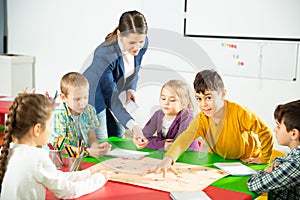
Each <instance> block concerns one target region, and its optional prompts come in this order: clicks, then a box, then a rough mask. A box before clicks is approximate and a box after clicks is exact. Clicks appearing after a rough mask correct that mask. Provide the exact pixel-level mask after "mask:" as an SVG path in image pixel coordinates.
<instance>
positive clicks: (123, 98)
mask: <svg viewBox="0 0 300 200" xmlns="http://www.w3.org/2000/svg"><path fill="white" fill-rule="evenodd" d="M126 96H127V94H126V91H124V92H121V94H120V95H119V99H120V101H121V102H122V104H123V107H124V108H125V109H126V110H127V112H129V113H133V112H135V111H136V110H137V109H138V108H139V106H138V105H137V104H136V103H135V102H134V101H132V100H130V102H129V103H128V104H126V105H125V102H126Z"/></svg>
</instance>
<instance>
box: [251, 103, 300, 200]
mask: <svg viewBox="0 0 300 200" xmlns="http://www.w3.org/2000/svg"><path fill="white" fill-rule="evenodd" d="M274 118H275V120H276V124H277V126H276V127H275V129H274V132H275V133H276V138H277V141H278V144H280V145H284V146H288V147H289V148H290V149H291V152H290V153H289V154H288V155H287V156H280V157H277V158H275V159H274V160H273V162H272V164H271V166H270V167H267V168H266V169H265V170H264V171H263V170H261V171H258V173H257V174H255V175H253V176H252V177H251V178H250V179H249V181H248V187H249V189H250V190H251V191H252V192H256V193H258V194H261V193H265V192H268V197H270V199H278V200H279V199H289V200H290V199H299V198H300V100H298V101H293V102H289V103H287V104H284V105H279V106H277V108H276V109H275V111H274Z"/></svg>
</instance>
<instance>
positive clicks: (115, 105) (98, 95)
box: [83, 37, 148, 128]
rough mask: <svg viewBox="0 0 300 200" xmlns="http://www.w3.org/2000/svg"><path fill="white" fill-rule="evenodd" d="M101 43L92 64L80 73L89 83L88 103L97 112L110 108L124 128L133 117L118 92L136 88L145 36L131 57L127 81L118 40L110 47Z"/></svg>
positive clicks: (145, 47) (145, 46)
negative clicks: (131, 65)
mask: <svg viewBox="0 0 300 200" xmlns="http://www.w3.org/2000/svg"><path fill="white" fill-rule="evenodd" d="M104 43H105V42H103V43H102V44H100V46H98V47H97V48H96V50H95V52H94V57H93V60H92V63H91V64H90V66H89V67H88V68H87V69H86V70H85V71H84V72H83V75H84V76H85V77H86V78H87V79H88V81H89V86H90V89H89V104H91V105H93V106H95V108H96V111H97V113H100V112H101V111H103V110H104V109H105V108H109V109H111V111H112V113H113V114H114V116H115V117H116V118H117V120H118V121H119V122H120V123H121V124H122V125H123V126H124V127H126V124H127V122H128V121H129V120H130V119H133V118H132V117H131V115H130V114H129V113H128V112H127V111H126V109H125V108H124V107H123V105H122V103H121V101H120V99H119V95H120V93H121V92H122V91H127V90H128V89H133V90H136V87H137V81H138V73H139V70H140V66H141V62H142V58H143V55H144V53H145V52H146V51H147V48H148V38H147V37H146V41H145V44H144V47H143V48H142V49H141V50H140V51H139V54H138V55H137V56H135V58H134V62H135V70H134V74H133V75H131V76H129V77H127V79H126V80H125V79H124V63H123V58H122V52H121V49H120V47H119V45H118V43H117V42H116V43H114V44H112V45H110V46H104ZM126 128H127V127H126Z"/></svg>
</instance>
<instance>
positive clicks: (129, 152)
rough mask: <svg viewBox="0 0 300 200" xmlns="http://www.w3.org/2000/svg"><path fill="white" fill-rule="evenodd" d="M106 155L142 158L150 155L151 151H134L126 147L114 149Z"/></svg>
mask: <svg viewBox="0 0 300 200" xmlns="http://www.w3.org/2000/svg"><path fill="white" fill-rule="evenodd" d="M105 155H106V156H112V157H118V158H127V159H140V158H142V157H144V156H147V155H149V152H143V151H133V150H125V149H118V148H117V149H113V150H111V151H109V152H107V153H106V154H105Z"/></svg>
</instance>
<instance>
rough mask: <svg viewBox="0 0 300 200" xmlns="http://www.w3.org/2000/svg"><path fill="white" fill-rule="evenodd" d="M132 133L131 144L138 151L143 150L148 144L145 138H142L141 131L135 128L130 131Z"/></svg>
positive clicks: (137, 127)
mask: <svg viewBox="0 0 300 200" xmlns="http://www.w3.org/2000/svg"><path fill="white" fill-rule="evenodd" d="M132 132H133V138H132V140H133V143H134V144H135V146H136V147H137V148H138V149H142V148H145V147H146V146H147V144H148V140H147V138H146V137H145V136H144V134H143V132H142V129H141V128H140V127H139V126H135V127H133V129H132Z"/></svg>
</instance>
